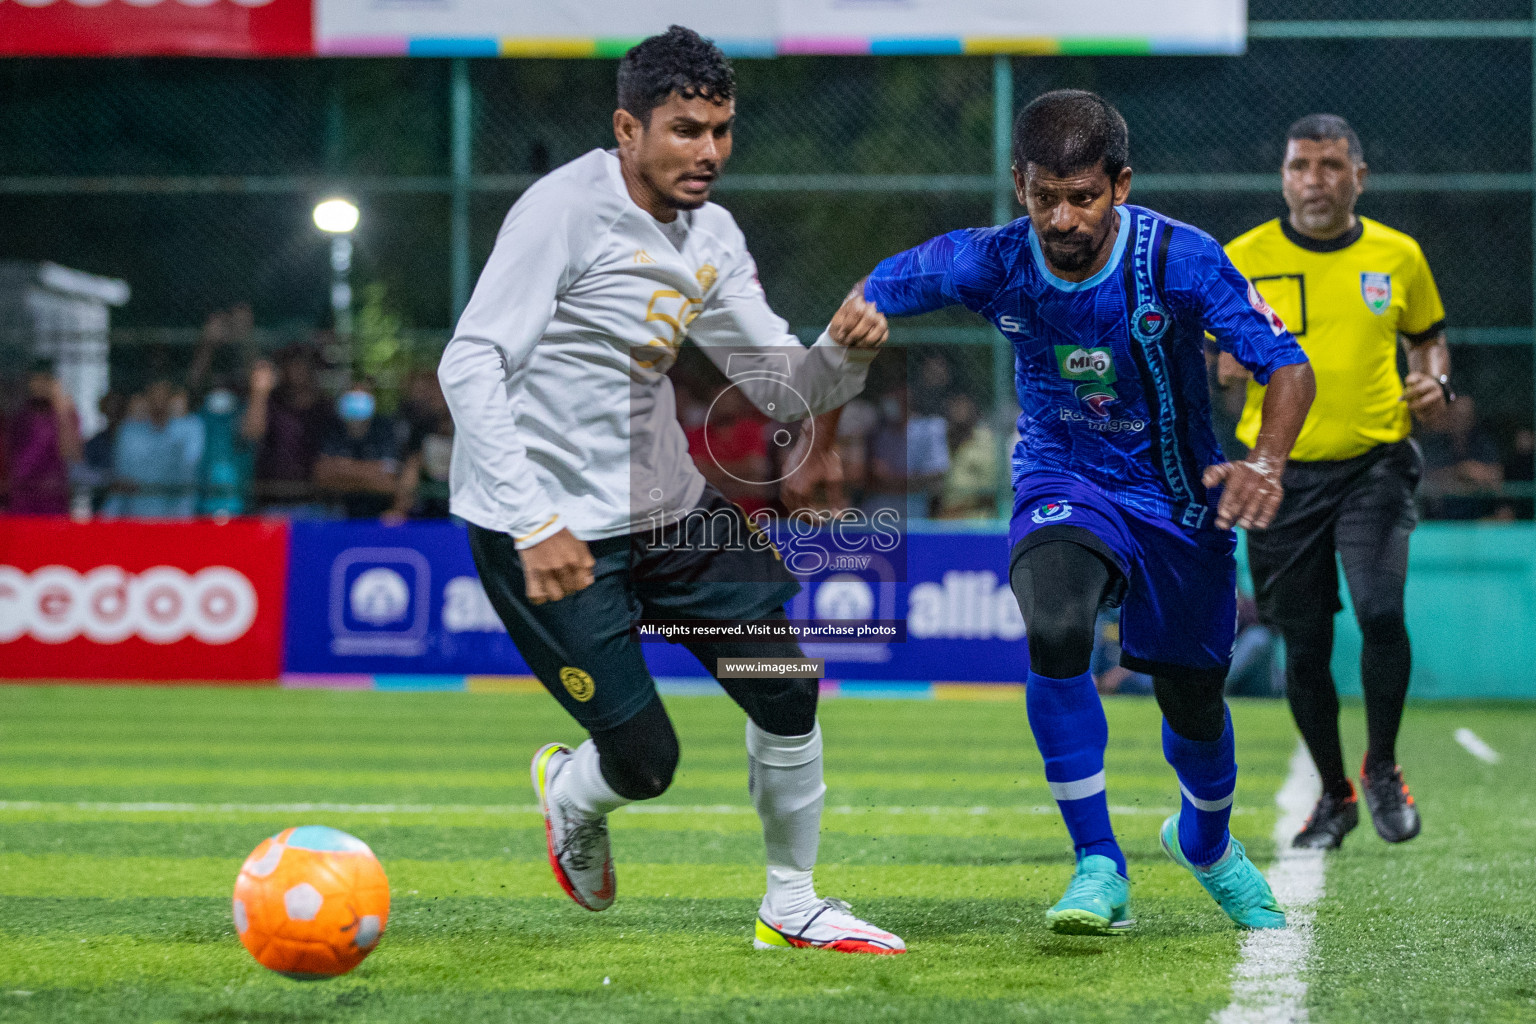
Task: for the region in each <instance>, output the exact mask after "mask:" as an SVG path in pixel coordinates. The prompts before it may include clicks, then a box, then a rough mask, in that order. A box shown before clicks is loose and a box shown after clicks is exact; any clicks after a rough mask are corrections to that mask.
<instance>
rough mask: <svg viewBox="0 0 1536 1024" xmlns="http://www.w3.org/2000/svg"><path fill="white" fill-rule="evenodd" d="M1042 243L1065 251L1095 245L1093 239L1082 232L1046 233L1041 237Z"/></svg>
mask: <svg viewBox="0 0 1536 1024" xmlns="http://www.w3.org/2000/svg"><path fill="white" fill-rule="evenodd" d="M1040 242H1041V244H1043V245H1051V246H1057V247H1059V248H1063V249H1081V248H1084V247H1086V246H1091V245H1093V239H1092V238H1091V237H1089V236H1088V235H1087V234H1086V233H1084V232H1082V231H1045V232H1042V233H1041V235H1040Z"/></svg>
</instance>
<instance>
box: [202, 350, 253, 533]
mask: <svg viewBox="0 0 1536 1024" xmlns="http://www.w3.org/2000/svg"><path fill="white" fill-rule="evenodd" d="M197 415H198V418H199V419H201V420H202V422H203V435H204V439H205V440H204V444H203V461H202V466H201V468H200V471H199V474H198V483H199V489H200V493H199V495H198V503H197V510H198V511H199V512H200V513H202V514H203V515H222V516H237V515H240V514H241V513H242V512H244V511H245V510H246V508H247V507H248V504H249V501H248V494H247V492H248V490H249V488H250V484H251V470H252V466H253V457H254V455H255V448H254V446H253V445H252V444H251V442H250V441H249V440H247V439H246V437H245V434H244V431H243V421H244V418H245V410H244V409H242V408H241V402H240V396H239V394H238V393H237V392H236V390H235V382H234V379H233V378H232V377H230V376H221V377H220V378H219V379H217V380H216V381H215V382H214V385H213V387H212V388H211V389H209V391H208V394H207V395H206V396H204V398H203V403H202V407H201V408H200V409H199V410H198V413H197Z"/></svg>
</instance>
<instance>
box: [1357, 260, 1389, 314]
mask: <svg viewBox="0 0 1536 1024" xmlns="http://www.w3.org/2000/svg"><path fill="white" fill-rule="evenodd" d="M1360 296H1361V298H1363V299H1365V308H1366V309H1369V310H1370V311H1371V312H1372V313H1375V314H1376V315H1377V316H1381V314H1383V313H1385V312H1386V311H1387V307H1388V306H1390V305H1392V275H1391V274H1373V273H1371V272H1370V271H1368V270H1362V271H1361V272H1360Z"/></svg>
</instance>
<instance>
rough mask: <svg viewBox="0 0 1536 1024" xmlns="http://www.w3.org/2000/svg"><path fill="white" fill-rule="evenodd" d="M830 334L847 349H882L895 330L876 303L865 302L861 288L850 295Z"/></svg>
mask: <svg viewBox="0 0 1536 1024" xmlns="http://www.w3.org/2000/svg"><path fill="white" fill-rule="evenodd" d="M827 333H828V334H829V335H831V336H832V340H833V341H835V342H837V343H838V344H839V345H842V346H843V347H844V348H879V347H880V346H881V345H884V344H885V339H887V338H889V337H890V336H891V328H890V325H889V324H887V323H886V322H885V314H884V313H882V312H880V311H879V310H878V309H876V308H875V304H874V303H872V302H866V301H864V289H863V287H862V285H860V286H859V287H856V288H854V290H853V291H851V292H849V293H848V297H847V298H846V299H844V300H843V304H842V305H841V306H839V307H838V310H837V312H836V313H835V314H833V316H832V323H831V324H829V325H828V326H827Z"/></svg>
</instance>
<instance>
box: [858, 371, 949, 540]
mask: <svg viewBox="0 0 1536 1024" xmlns="http://www.w3.org/2000/svg"><path fill="white" fill-rule="evenodd" d="M907 398H908V392H907V387H906V385H904V384H898V385H897V386H896V387H893V388H892V389H891V390H890V391H888V392H886V393H885V394H884V395H883V396H881V398H880V426H879V427H878V428H877V429H876V430H875V433H874V436H873V437H871V439H870V445H869V456H870V457H869V469H870V472H869V486H870V489H869V493H868V494H867V495H866V497H865V499H864V502H863V503H862V507H863V508H864V510H865V511H866V512H874V511H876V510H877V509H882V508H893V509H898V510H901V511H903V512H904V513H905V514H906V516H907V517H908V518H912V517H926V516H928V515H929V514H930V513H931V511H932V506H933V498H934V495H935V494H936V493H937V491H938V489H939V487H940V486H941V485H942V484H943V482H944V474H945V473H947V472H949V441H948V438H947V427H946V426H945V423H944V418H943V417H942V416H935V415H916V414H913V415H910V416H909V415H908V411H909V410H908V405H907Z"/></svg>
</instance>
